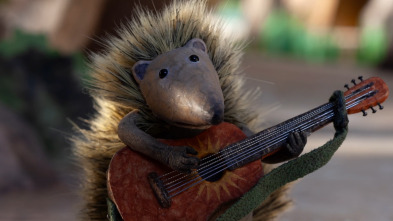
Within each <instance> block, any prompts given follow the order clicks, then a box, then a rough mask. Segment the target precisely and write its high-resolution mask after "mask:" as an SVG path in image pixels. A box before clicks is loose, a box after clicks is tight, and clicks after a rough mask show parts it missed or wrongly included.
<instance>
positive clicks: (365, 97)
mask: <svg viewBox="0 0 393 221" xmlns="http://www.w3.org/2000/svg"><path fill="white" fill-rule="evenodd" d="M359 80H360V82H359V83H356V81H355V79H353V80H352V81H351V82H352V83H353V84H354V86H353V87H351V88H349V86H348V85H347V84H346V85H345V87H346V88H347V89H348V91H346V92H345V93H344V95H345V97H346V104H347V107H348V106H349V108H348V110H347V111H348V114H355V113H359V112H363V116H366V115H367V113H366V110H367V109H369V108H370V109H371V110H372V112H373V113H375V112H376V110H375V109H374V107H375V106H379V109H383V106H382V105H381V104H382V103H383V102H384V101H385V100H386V99H387V98H388V96H389V88H388V86H387V85H386V83H385V82H384V81H383V80H382V79H381V78H379V77H371V78H368V79H367V80H363V78H362V77H359Z"/></svg>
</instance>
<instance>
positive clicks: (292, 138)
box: [285, 131, 307, 157]
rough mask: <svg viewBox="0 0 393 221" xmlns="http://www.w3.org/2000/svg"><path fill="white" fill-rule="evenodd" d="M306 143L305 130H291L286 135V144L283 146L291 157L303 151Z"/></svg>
mask: <svg viewBox="0 0 393 221" xmlns="http://www.w3.org/2000/svg"><path fill="white" fill-rule="evenodd" d="M306 143H307V134H306V133H305V132H302V131H299V132H297V131H295V132H292V133H291V134H290V135H289V136H288V140H287V145H286V146H285V147H286V149H287V153H289V155H290V156H291V157H297V156H299V155H300V154H301V153H302V152H303V149H304V146H306Z"/></svg>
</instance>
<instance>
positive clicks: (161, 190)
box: [147, 172, 171, 208]
mask: <svg viewBox="0 0 393 221" xmlns="http://www.w3.org/2000/svg"><path fill="white" fill-rule="evenodd" d="M147 178H148V179H149V183H150V186H151V188H152V189H153V192H154V195H155V196H156V198H157V200H158V203H159V204H160V206H161V207H163V208H169V207H170V206H171V198H170V197H169V194H168V192H167V191H166V189H165V187H164V184H163V183H162V181H161V180H160V178H159V177H158V174H157V173H154V172H153V173H149V175H148V176H147Z"/></svg>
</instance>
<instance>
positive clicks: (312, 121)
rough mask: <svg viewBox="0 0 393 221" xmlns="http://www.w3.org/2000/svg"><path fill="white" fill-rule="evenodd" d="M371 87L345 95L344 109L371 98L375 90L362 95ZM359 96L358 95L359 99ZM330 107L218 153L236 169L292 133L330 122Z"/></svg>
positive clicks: (293, 120)
mask: <svg viewBox="0 0 393 221" xmlns="http://www.w3.org/2000/svg"><path fill="white" fill-rule="evenodd" d="M371 86H372V84H368V85H366V86H364V87H362V88H359V89H358V90H355V91H354V92H353V93H351V94H348V95H347V96H345V100H346V109H347V110H348V109H351V108H353V107H355V106H357V105H359V103H362V102H363V100H365V99H368V98H370V97H373V96H374V95H375V93H377V91H370V92H367V93H364V90H365V89H367V88H369V87H371ZM361 93H363V94H361ZM359 94H361V95H360V96H359ZM333 108H334V103H332V102H330V103H326V104H323V105H321V106H319V107H316V108H314V109H312V110H310V111H308V112H306V113H303V114H300V115H298V116H296V117H293V118H291V119H289V120H286V121H284V122H282V123H280V124H278V125H276V126H273V127H270V128H268V129H265V130H263V131H261V132H259V133H257V134H255V135H253V136H251V137H249V138H247V139H244V140H242V141H240V142H239V143H236V144H233V145H230V146H228V147H227V148H225V149H224V150H222V153H221V154H222V155H223V156H224V158H225V160H226V162H227V165H228V168H229V170H234V169H236V168H239V167H241V166H243V165H245V164H247V163H250V162H252V161H255V160H258V159H260V158H262V157H263V156H267V155H268V154H271V153H274V152H275V151H277V150H279V149H280V148H281V147H282V146H283V145H284V144H285V143H286V141H287V139H288V136H289V135H290V134H291V133H292V132H294V131H303V132H306V134H307V135H310V134H311V133H312V132H314V131H316V130H319V129H321V128H322V127H324V126H326V125H327V124H329V123H331V122H332V121H333V117H334V111H333ZM234 153H235V154H234Z"/></svg>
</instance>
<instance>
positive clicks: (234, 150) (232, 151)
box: [165, 114, 326, 188]
mask: <svg viewBox="0 0 393 221" xmlns="http://www.w3.org/2000/svg"><path fill="white" fill-rule="evenodd" d="M324 115H326V114H324ZM322 116H323V115H322ZM322 116H321V117H322ZM303 123H307V122H303ZM292 126H296V127H299V123H297V124H296V125H294V124H293V125H292ZM300 126H302V125H300ZM284 129H286V128H282V130H284ZM278 132H280V131H276V132H275V134H276V133H278ZM275 134H273V135H275ZM281 136H283V137H284V136H286V134H282V133H280V136H278V137H277V136H269V137H275V139H277V138H281ZM269 137H267V138H269ZM261 141H262V140H259V141H258V142H252V143H250V144H247V148H249V147H252V146H254V145H256V144H259V145H263V144H266V142H270V143H271V142H272V141H275V140H268V139H265V140H263V141H265V143H263V142H262V143H261ZM247 148H237V149H232V150H231V154H229V155H228V154H227V155H226V157H227V158H228V157H229V156H232V155H235V154H237V153H238V152H242V151H244V150H245V149H247ZM243 154H244V152H243ZM224 160H225V159H224ZM219 161H222V157H220V159H219ZM214 164H215V166H217V160H216V161H215V162H214V163H211V164H209V165H208V166H211V165H214ZM204 168H206V166H205V167H203V168H198V170H197V172H195V173H194V174H190V175H198V174H199V175H201V176H203V175H204V174H203V172H204V170H203V169H204ZM207 169H212V168H211V167H207ZM187 175H188V174H187ZM187 175H186V176H187ZM179 180H181V178H180V179H177V180H174V181H171V182H169V183H166V184H165V187H167V188H172V187H173V185H171V186H168V185H170V184H172V183H174V182H175V181H179Z"/></svg>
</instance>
